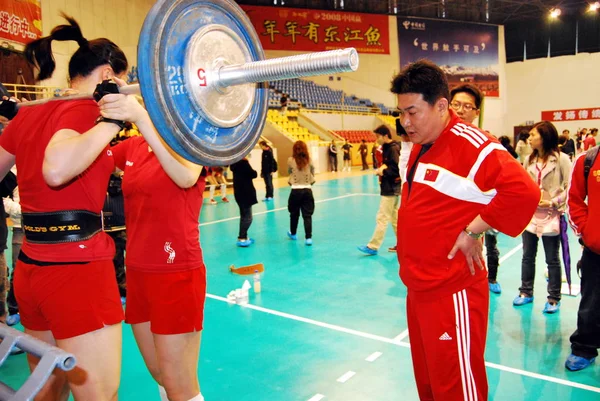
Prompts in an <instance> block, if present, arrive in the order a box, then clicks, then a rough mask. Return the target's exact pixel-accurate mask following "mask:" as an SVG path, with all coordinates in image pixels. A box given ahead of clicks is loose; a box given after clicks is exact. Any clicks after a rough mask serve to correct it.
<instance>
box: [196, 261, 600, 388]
mask: <svg viewBox="0 0 600 401" xmlns="http://www.w3.org/2000/svg"><path fill="white" fill-rule="evenodd" d="M511 252H512V251H511ZM515 252H516V251H515ZM206 297H207V298H211V299H215V300H217V301H221V302H226V303H229V304H233V305H235V303H232V302H230V301H228V300H227V298H223V297H219V296H217V295H212V294H206ZM239 306H240V307H242V308H248V309H254V310H257V311H260V312H265V313H269V314H271V315H275V316H280V317H284V318H287V319H291V320H296V321H298V322H303V323H308V324H312V325H315V326H319V327H324V328H326V329H330V330H335V331H339V332H342V333H346V334H351V335H354V336H357V337H363V338H368V339H370V340H375V341H380V342H383V343H387V344H393V345H397V346H400V347H404V348H410V344H409V343H407V342H404V341H400V342H397V341H395V340H394V339H392V338H386V337H382V336H378V335H375V334H370V333H364V332H362V331H358V330H352V329H348V328H345V327H341V326H336V325H334V324H329V323H323V322H319V321H317V320H312V319H307V318H304V317H300V316H295V315H292V314H289V313H284V312H279V311H276V310H272V309H267V308H262V307H260V306H256V305H251V304H246V305H239ZM402 334H404V332H403V333H402ZM485 366H487V367H489V368H493V369H498V370H502V371H505V372H510V373H514V374H518V375H522V376H527V377H531V378H534V379H539V380H544V381H547V382H551V383H556V384H561V385H564V386H568V387H573V388H579V389H582V390H587V391H592V392H595V393H600V387H593V386H588V385H586V384H581V383H576V382H572V381H568V380H564V379H558V378H556V377H552V376H546V375H542V374H539V373H533V372H528V371H526V370H521V369H516V368H511V367H508V366H504V365H498V364H496V363H492V362H486V363H485Z"/></svg>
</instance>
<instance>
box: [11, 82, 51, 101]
mask: <svg viewBox="0 0 600 401" xmlns="http://www.w3.org/2000/svg"><path fill="white" fill-rule="evenodd" d="M2 85H4V87H5V88H6V89H7V90H8V92H10V94H11V95H12V96H14V97H16V98H18V99H21V98H26V99H28V100H36V99H46V98H50V97H54V96H58V95H59V94H60V91H61V89H62V88H59V87H57V86H44V85H23V84H5V83H2Z"/></svg>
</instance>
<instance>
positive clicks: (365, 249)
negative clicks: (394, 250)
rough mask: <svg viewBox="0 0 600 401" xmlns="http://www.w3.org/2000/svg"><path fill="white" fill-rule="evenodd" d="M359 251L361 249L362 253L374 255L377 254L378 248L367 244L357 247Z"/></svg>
mask: <svg viewBox="0 0 600 401" xmlns="http://www.w3.org/2000/svg"><path fill="white" fill-rule="evenodd" d="M357 248H358V250H359V251H361V252H362V253H366V254H367V255H370V256H373V255H377V253H378V252H377V249H371V248H369V247H368V246H366V245H361V246H359V247H357Z"/></svg>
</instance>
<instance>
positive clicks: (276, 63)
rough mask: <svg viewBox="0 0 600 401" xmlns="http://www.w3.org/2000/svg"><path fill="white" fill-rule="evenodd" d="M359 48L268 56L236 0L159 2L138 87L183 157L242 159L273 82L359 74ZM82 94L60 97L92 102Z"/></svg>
mask: <svg viewBox="0 0 600 401" xmlns="http://www.w3.org/2000/svg"><path fill="white" fill-rule="evenodd" d="M358 65H359V57H358V53H357V51H356V50H355V49H354V48H347V49H338V50H332V51H325V52H316V53H310V54H304V55H297V56H291V57H282V58H275V59H270V60H265V57H264V53H263V50H262V47H261V44H260V39H259V37H258V34H257V33H256V31H255V30H254V27H253V26H252V24H251V22H250V20H249V18H248V17H247V15H246V14H245V12H244V11H243V10H242V9H241V8H240V7H239V6H238V5H237V4H236V3H235V2H233V1H232V0H159V1H157V2H156V3H155V4H154V6H153V7H152V8H151V10H150V12H149V13H148V15H147V17H146V19H145V21H144V24H143V27H142V31H141V34H140V41H139V44H138V79H139V84H138V85H127V86H123V87H121V88H119V91H120V92H121V93H125V94H141V95H142V98H143V99H144V104H145V106H146V109H147V110H148V114H149V115H150V118H151V120H152V122H153V124H154V126H155V127H156V129H157V131H158V133H159V134H160V136H161V137H162V138H163V140H164V141H165V142H166V143H167V144H168V145H169V146H170V147H171V148H172V149H173V150H174V151H175V152H176V153H178V154H179V155H181V156H182V157H184V158H185V159H187V160H190V161H192V162H194V163H197V164H201V165H208V166H218V165H229V164H232V163H235V162H236V161H238V160H240V159H242V158H243V157H244V156H246V155H247V154H248V153H249V152H250V151H251V150H252V149H253V148H254V146H255V144H256V142H257V141H258V139H259V138H260V135H261V132H262V129H263V127H264V124H265V121H266V115H267V111H268V87H267V86H266V85H264V83H265V82H268V81H277V80H284V79H290V78H299V77H308V76H316V75H326V74H335V73H341V72H351V71H356V70H357V69H358ZM90 98H92V94H91V93H90V94H76V95H70V96H65V97H59V98H51V99H41V100H35V101H31V102H24V103H21V104H20V105H19V107H23V106H35V105H37V104H41V103H45V102H48V101H52V100H63V101H64V100H78V99H90Z"/></svg>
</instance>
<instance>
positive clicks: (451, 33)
mask: <svg viewBox="0 0 600 401" xmlns="http://www.w3.org/2000/svg"><path fill="white" fill-rule="evenodd" d="M398 42H399V45H400V63H401V64H402V66H405V65H407V64H409V63H412V62H414V61H417V60H419V59H422V58H425V59H429V60H431V61H433V62H434V63H435V64H437V65H439V66H440V67H441V68H442V69H443V70H444V71H445V72H446V74H447V77H448V83H449V84H450V88H451V89H452V88H453V87H456V86H458V85H461V84H464V83H470V84H474V85H476V86H477V87H478V88H479V89H480V90H481V91H482V92H483V93H484V94H485V95H486V96H491V97H499V96H500V83H499V79H498V71H499V70H500V66H499V61H498V27H497V26H495V25H481V24H470V23H466V22H452V21H440V20H431V19H423V18H405V17H399V18H398Z"/></svg>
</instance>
